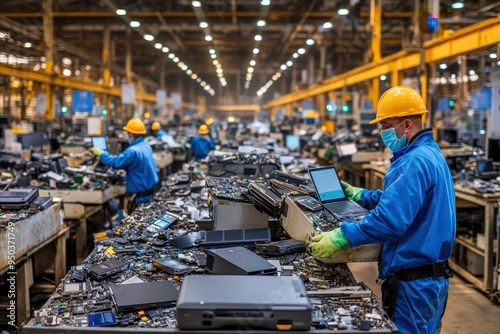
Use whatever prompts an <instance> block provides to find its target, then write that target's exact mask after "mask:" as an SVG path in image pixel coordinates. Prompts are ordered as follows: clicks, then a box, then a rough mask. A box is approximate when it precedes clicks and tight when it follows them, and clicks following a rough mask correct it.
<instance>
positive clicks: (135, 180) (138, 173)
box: [101, 137, 159, 202]
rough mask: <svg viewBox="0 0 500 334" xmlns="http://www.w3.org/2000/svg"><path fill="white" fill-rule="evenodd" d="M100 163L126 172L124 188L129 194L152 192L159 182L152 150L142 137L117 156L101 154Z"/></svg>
mask: <svg viewBox="0 0 500 334" xmlns="http://www.w3.org/2000/svg"><path fill="white" fill-rule="evenodd" d="M101 161H102V163H104V164H105V165H108V166H110V167H113V168H114V169H124V170H125V171H126V172H127V176H126V177H127V186H126V188H127V192H128V193H129V194H135V193H139V192H144V191H149V190H152V189H153V188H154V187H155V185H156V184H157V183H158V181H159V179H158V173H157V172H156V162H155V160H154V158H153V150H152V149H151V146H149V145H148V144H146V143H145V142H144V137H137V138H136V139H135V140H134V142H133V143H132V144H131V145H130V146H129V147H127V149H126V150H125V151H123V152H122V153H120V154H119V155H111V154H109V153H107V152H103V154H102V155H101ZM148 197H152V196H148ZM139 202H142V201H139Z"/></svg>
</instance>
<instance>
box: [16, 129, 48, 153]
mask: <svg viewBox="0 0 500 334" xmlns="http://www.w3.org/2000/svg"><path fill="white" fill-rule="evenodd" d="M18 138H19V139H18V141H19V142H20V143H21V147H22V148H23V149H29V148H32V147H42V145H43V132H33V133H27V134H24V135H19V137H18Z"/></svg>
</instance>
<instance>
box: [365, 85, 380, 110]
mask: <svg viewBox="0 0 500 334" xmlns="http://www.w3.org/2000/svg"><path fill="white" fill-rule="evenodd" d="M379 94H380V81H379V78H375V79H372V80H371V82H370V91H369V92H368V96H369V97H370V100H371V101H372V106H373V110H377V104H378V99H379Z"/></svg>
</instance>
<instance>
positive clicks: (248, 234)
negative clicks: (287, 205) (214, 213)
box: [202, 227, 271, 248]
mask: <svg viewBox="0 0 500 334" xmlns="http://www.w3.org/2000/svg"><path fill="white" fill-rule="evenodd" d="M269 241H271V230H270V229H269V228H268V227H265V228H249V229H235V230H220V231H205V234H204V236H203V241H202V246H203V248H217V247H233V246H249V247H251V246H255V244H256V243H259V242H260V243H262V242H269Z"/></svg>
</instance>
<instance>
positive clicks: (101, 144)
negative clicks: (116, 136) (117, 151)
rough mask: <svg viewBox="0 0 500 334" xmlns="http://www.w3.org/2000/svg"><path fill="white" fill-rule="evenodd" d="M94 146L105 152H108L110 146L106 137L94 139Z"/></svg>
mask: <svg viewBox="0 0 500 334" xmlns="http://www.w3.org/2000/svg"><path fill="white" fill-rule="evenodd" d="M92 146H94V147H97V148H99V149H101V150H103V151H107V150H108V144H107V143H106V138H105V137H92Z"/></svg>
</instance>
